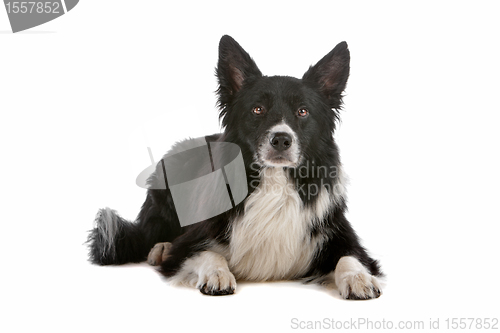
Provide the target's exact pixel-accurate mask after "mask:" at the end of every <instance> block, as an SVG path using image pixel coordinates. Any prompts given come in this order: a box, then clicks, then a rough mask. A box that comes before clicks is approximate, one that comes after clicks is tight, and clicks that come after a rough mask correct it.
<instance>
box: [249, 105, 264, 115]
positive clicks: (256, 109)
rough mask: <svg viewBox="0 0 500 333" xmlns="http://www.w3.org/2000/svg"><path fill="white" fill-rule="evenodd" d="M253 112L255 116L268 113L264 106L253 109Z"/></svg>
mask: <svg viewBox="0 0 500 333" xmlns="http://www.w3.org/2000/svg"><path fill="white" fill-rule="evenodd" d="M252 112H253V113H254V114H258V115H261V114H264V113H265V112H266V110H265V109H264V108H263V107H262V106H256V107H254V108H253V110H252Z"/></svg>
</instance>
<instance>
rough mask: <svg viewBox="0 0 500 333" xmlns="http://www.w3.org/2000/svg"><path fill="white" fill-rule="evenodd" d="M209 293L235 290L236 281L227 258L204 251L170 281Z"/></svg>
mask: <svg viewBox="0 0 500 333" xmlns="http://www.w3.org/2000/svg"><path fill="white" fill-rule="evenodd" d="M169 281H170V282H171V283H173V284H183V285H188V286H190V287H196V288H198V289H200V288H202V287H204V288H205V289H206V290H208V291H218V290H234V289H235V288H236V279H235V278H234V275H233V274H232V273H231V272H230V271H229V268H228V266H227V261H226V258H224V257H223V256H222V255H220V254H218V253H215V252H213V251H203V252H200V253H198V254H196V255H194V256H193V257H191V258H189V259H187V260H186V261H185V262H184V263H183V264H182V267H181V269H180V271H179V272H178V273H177V274H176V275H174V276H173V277H172V278H170V280H169Z"/></svg>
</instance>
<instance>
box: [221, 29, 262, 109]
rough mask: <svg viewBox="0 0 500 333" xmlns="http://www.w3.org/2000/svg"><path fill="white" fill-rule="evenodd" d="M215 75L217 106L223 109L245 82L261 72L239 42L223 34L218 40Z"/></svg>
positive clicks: (256, 76)
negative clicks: (217, 58) (217, 83)
mask: <svg viewBox="0 0 500 333" xmlns="http://www.w3.org/2000/svg"><path fill="white" fill-rule="evenodd" d="M216 75H217V79H218V81H219V88H218V89H217V94H218V95H219V108H220V109H221V110H223V109H224V108H225V106H226V105H228V104H229V103H230V102H231V100H232V98H233V97H234V95H235V94H236V93H237V92H238V91H239V90H240V89H241V88H242V87H243V85H244V84H245V83H247V82H248V81H250V80H251V79H254V78H258V77H261V76H262V73H261V72H260V70H259V68H258V67H257V65H256V64H255V62H254V61H253V59H252V58H251V57H250V55H249V54H248V53H247V52H246V51H245V50H244V49H243V48H242V47H241V46H240V44H238V43H237V42H236V41H235V40H234V39H233V38H232V37H230V36H228V35H225V36H222V38H221V40H220V42H219V62H218V64H217V69H216ZM222 115H223V114H221V116H222Z"/></svg>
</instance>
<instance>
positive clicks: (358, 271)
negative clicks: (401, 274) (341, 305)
mask: <svg viewBox="0 0 500 333" xmlns="http://www.w3.org/2000/svg"><path fill="white" fill-rule="evenodd" d="M333 276H334V279H335V284H336V285H337V288H338V290H339V293H340V295H341V296H342V297H343V298H349V297H352V296H354V297H357V298H360V299H368V298H376V297H378V296H377V295H376V294H377V292H378V293H380V292H381V290H382V288H381V287H380V283H379V282H378V280H377V278H376V277H374V276H372V275H371V274H370V273H369V272H368V270H367V269H366V268H365V266H363V264H361V263H360V262H359V260H358V259H356V258H354V257H351V256H346V257H342V258H340V260H339V262H338V263H337V267H336V268H335V271H334V272H333Z"/></svg>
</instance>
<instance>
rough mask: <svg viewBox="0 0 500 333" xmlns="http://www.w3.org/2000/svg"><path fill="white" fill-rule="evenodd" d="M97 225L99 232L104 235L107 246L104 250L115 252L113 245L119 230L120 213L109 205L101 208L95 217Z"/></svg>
mask: <svg viewBox="0 0 500 333" xmlns="http://www.w3.org/2000/svg"><path fill="white" fill-rule="evenodd" d="M94 223H95V227H96V228H97V230H98V232H99V234H100V235H101V236H102V237H103V240H104V243H105V246H104V247H103V252H104V253H105V252H106V251H109V252H110V253H111V254H112V255H114V254H115V248H114V247H113V244H114V239H115V235H116V233H117V232H118V228H119V225H118V214H117V213H116V211H115V210H112V209H111V208H109V207H106V208H102V209H99V211H98V212H97V214H96V217H95V221H94Z"/></svg>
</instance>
